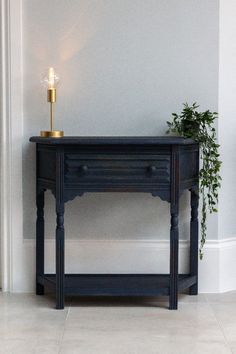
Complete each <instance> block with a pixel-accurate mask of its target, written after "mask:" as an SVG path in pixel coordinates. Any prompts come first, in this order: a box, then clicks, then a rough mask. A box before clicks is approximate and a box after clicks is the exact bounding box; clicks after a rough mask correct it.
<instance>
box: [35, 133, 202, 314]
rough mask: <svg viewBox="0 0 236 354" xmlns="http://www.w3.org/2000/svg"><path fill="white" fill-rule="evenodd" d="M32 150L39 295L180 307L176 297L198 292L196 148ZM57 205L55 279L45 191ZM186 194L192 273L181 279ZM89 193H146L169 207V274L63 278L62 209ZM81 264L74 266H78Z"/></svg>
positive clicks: (137, 140)
mask: <svg viewBox="0 0 236 354" xmlns="http://www.w3.org/2000/svg"><path fill="white" fill-rule="evenodd" d="M30 141H31V142H35V143H36V150H37V176H36V179H37V181H36V184H37V186H36V203H37V222H36V293H37V294H39V295H42V294H44V288H45V287H47V288H50V289H51V290H53V291H54V292H55V293H56V308H57V309H63V308H64V296H65V295H67V294H70V295H72V294H73V295H83V296H87V295H98V296H99V295H103V296H108V295H113V296H115V295H117V296H157V295H169V299H170V300H169V304H170V309H177V306H178V292H179V291H182V290H184V289H189V293H190V294H191V295H196V294H197V292H198V172H199V147H198V144H197V143H195V142H194V141H193V140H191V139H183V138H181V137H64V138H59V139H55V138H41V137H32V138H30ZM47 189H50V190H51V191H52V193H53V194H54V196H55V199H56V215H57V220H56V222H57V226H56V274H45V273H44V192H45V190H47ZM185 189H188V190H190V192H191V221H190V269H189V274H178V247H179V232H178V214H179V198H180V195H181V193H182V192H183V191H184V190H185ZM86 192H142V193H143V192H146V193H151V194H152V195H153V196H159V197H160V198H161V199H162V200H165V201H167V202H169V203H170V220H171V228H170V270H169V274H64V205H65V203H66V202H67V201H69V200H72V199H74V198H75V197H76V196H82V195H83V194H84V193H86ZM78 261H79V260H78Z"/></svg>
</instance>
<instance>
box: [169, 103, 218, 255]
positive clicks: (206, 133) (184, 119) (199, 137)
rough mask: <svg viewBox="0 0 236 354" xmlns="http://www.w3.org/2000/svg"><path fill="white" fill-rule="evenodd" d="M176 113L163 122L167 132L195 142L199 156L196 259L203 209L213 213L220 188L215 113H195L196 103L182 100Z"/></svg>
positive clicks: (203, 229) (203, 235)
mask: <svg viewBox="0 0 236 354" xmlns="http://www.w3.org/2000/svg"><path fill="white" fill-rule="evenodd" d="M183 106H184V108H183V110H182V112H181V113H180V114H177V113H172V117H173V120H172V121H171V122H169V121H168V122H167V125H168V131H167V133H171V132H174V133H178V134H179V135H181V136H183V137H184V138H192V139H194V140H195V141H197V142H198V143H199V147H200V159H201V161H202V163H201V168H200V171H199V192H200V194H201V195H202V215H201V241H200V250H199V254H200V259H202V257H203V247H204V244H205V241H206V231H207V211H209V212H210V213H214V212H217V204H218V190H219V188H220V185H221V184H220V181H221V176H220V167H221V163H222V162H221V161H220V160H219V157H220V154H219V144H217V137H216V130H215V127H214V122H215V119H217V118H218V113H217V112H210V111H209V110H207V111H204V112H199V111H198V108H199V106H198V105H197V103H196V102H195V103H193V105H192V106H189V105H188V104H187V103H185V104H184V105H183Z"/></svg>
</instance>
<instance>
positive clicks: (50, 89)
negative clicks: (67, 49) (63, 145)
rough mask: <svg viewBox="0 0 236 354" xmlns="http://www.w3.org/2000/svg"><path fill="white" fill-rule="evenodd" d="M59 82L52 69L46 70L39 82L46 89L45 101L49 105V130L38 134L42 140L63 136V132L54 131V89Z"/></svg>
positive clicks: (55, 97)
mask: <svg viewBox="0 0 236 354" xmlns="http://www.w3.org/2000/svg"><path fill="white" fill-rule="evenodd" d="M59 80H60V79H59V76H58V75H57V73H56V72H55V70H54V68H52V67H50V68H48V70H47V72H46V73H45V74H44V75H43V77H42V80H41V83H42V84H43V86H44V87H45V88H47V101H48V103H49V104H50V130H43V131H41V132H40V135H41V136H42V137H44V138H48V137H53V138H61V137H62V136H63V135H64V132H63V131H61V130H54V105H55V103H56V100H57V94H56V91H57V90H56V87H57V85H58V83H59Z"/></svg>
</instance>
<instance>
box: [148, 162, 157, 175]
mask: <svg viewBox="0 0 236 354" xmlns="http://www.w3.org/2000/svg"><path fill="white" fill-rule="evenodd" d="M147 171H148V174H149V176H150V177H152V176H153V175H155V173H156V171H157V168H156V166H153V165H152V166H148V168H147Z"/></svg>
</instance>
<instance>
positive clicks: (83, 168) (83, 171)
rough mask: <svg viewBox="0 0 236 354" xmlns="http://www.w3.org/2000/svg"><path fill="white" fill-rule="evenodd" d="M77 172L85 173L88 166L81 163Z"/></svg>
mask: <svg viewBox="0 0 236 354" xmlns="http://www.w3.org/2000/svg"><path fill="white" fill-rule="evenodd" d="M79 172H80V173H82V174H86V173H87V172H88V166H86V165H82V166H80V167H79Z"/></svg>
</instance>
